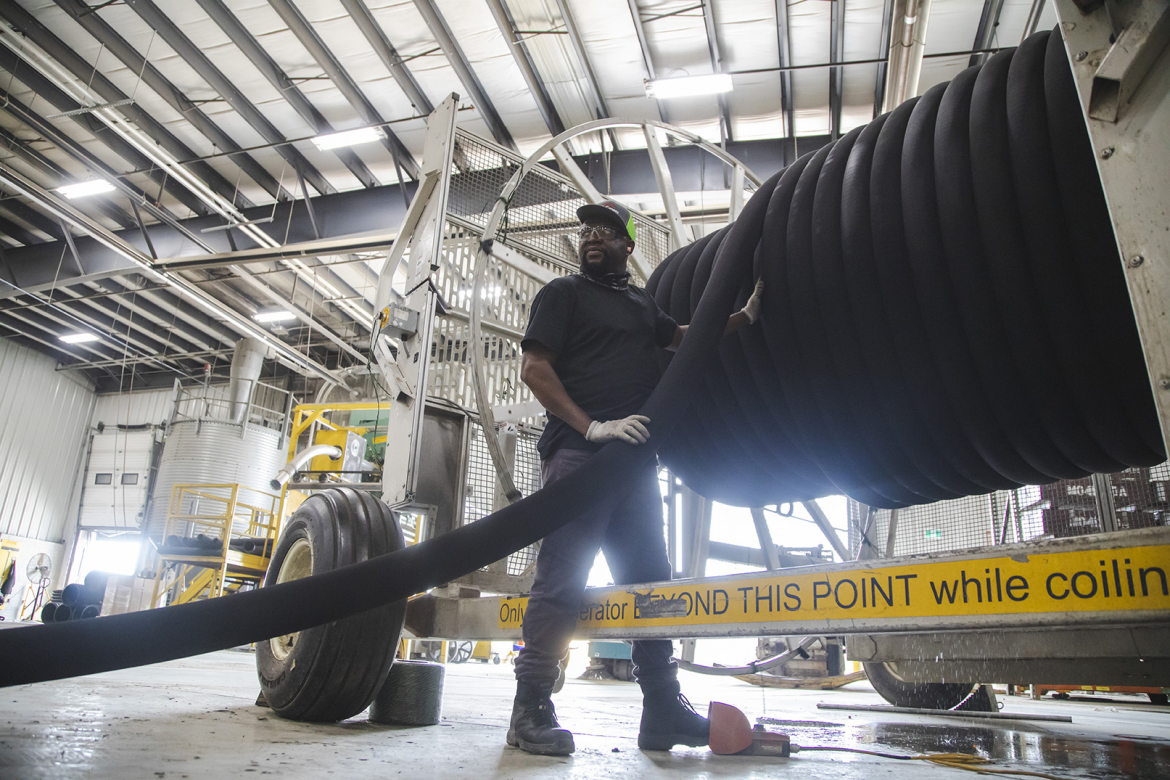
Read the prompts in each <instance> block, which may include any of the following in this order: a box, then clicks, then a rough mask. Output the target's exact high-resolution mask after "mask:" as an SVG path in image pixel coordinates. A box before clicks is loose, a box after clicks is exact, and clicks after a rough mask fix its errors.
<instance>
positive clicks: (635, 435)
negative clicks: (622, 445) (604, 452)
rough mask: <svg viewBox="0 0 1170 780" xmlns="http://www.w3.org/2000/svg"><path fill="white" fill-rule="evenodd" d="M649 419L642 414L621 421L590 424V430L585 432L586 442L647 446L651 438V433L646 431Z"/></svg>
mask: <svg viewBox="0 0 1170 780" xmlns="http://www.w3.org/2000/svg"><path fill="white" fill-rule="evenodd" d="M648 422H650V418H649V417H643V416H642V415H640V414H631V415H630V416H629V417H623V418H622V419H620V420H609V421H608V422H598V421H597V420H594V421H593V422H591V423H589V430H587V431H586V432H585V440H586V441H591V442H593V443H594V444H604V443H605V442H607V441H624V442H626V443H627V444H645V443H646V440H647V439H649V438H650V431H648V430H646V423H648Z"/></svg>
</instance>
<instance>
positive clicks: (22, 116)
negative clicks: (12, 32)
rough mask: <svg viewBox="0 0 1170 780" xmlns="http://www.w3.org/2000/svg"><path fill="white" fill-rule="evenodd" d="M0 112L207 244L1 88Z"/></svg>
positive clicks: (153, 213) (154, 173)
mask: <svg viewBox="0 0 1170 780" xmlns="http://www.w3.org/2000/svg"><path fill="white" fill-rule="evenodd" d="M6 53H10V52H8V50H7V49H4V48H0V60H2V59H3V57H4V55H5V54H6ZM0 67H2V63H0ZM30 73H31V75H30V76H29V79H30V80H35V79H33V78H32V77H33V76H36V74H35V73H32V72H31V71H30ZM26 83H27V82H26ZM45 85H46V86H49V87H51V86H52V85H50V84H48V83H47V82H46V83H45ZM54 89H56V88H55V87H54ZM42 97H43V95H42ZM0 110H4V111H6V112H8V113H9V114H11V115H12V116H13V117H14V118H16V119H17V120H18V121H20V122H22V123H23V124H25V125H26V126H27V127H29V128H31V129H33V130H35V131H36V132H37V133H39V134H40V135H41V137H42V138H44V139H45V140H47V141H49V142H50V143H52V144H53V145H54V146H56V147H57V148H58V149H60V150H61V151H62V152H64V153H66V154H68V155H69V156H70V157H72V158H73V159H74V160H76V161H77V162H78V163H80V164H81V165H82V166H84V167H86V168H88V169H89V170H90V171H91V172H93V173H96V174H98V176H100V177H101V178H103V179H105V180H106V181H107V182H109V183H110V184H111V185H113V186H114V187H115V188H116V189H118V190H121V191H122V193H123V194H125V195H126V196H127V197H129V198H130V199H131V200H132V201H133V202H135V203H137V204H138V205H139V206H141V207H142V208H144V209H146V211H147V212H148V213H149V214H150V215H151V216H153V217H154V218H155V219H157V220H159V221H160V222H163V223H165V224H166V225H169V226H170V227H172V228H174V229H175V230H177V231H179V232H180V233H182V234H183V235H184V236H186V237H187V238H188V239H189V240H191V241H193V242H194V243H195V244H196V245H198V246H202V245H204V242H203V241H202V240H201V239H200V238H199V237H198V236H197V235H195V234H194V233H192V232H191V231H190V230H188V229H187V228H185V227H184V226H183V224H182V223H180V221H179V220H178V219H177V218H176V217H175V215H174V214H172V213H171V212H170V211H168V210H167V209H166V208H165V207H164V206H161V205H159V204H158V203H157V202H156V201H155V200H154V199H153V197H151V196H150V195H147V194H146V193H145V192H143V191H142V190H140V189H138V188H137V187H136V186H134V185H133V184H131V183H129V182H127V181H125V180H124V179H123V178H122V177H121V175H120V174H118V173H117V172H116V171H114V170H113V169H112V168H110V167H109V166H107V165H106V164H105V163H104V162H102V161H101V160H99V159H98V158H97V157H95V156H94V155H93V154H91V153H90V152H89V151H88V150H86V148H85V147H84V146H82V145H81V144H80V143H78V142H76V141H74V140H73V139H72V138H70V137H69V136H67V135H65V134H64V133H62V132H60V131H59V130H57V128H56V127H55V126H54V125H52V124H50V123H49V121H48V120H46V119H44V118H43V117H41V116H40V115H38V114H36V113H35V112H33V111H32V110H30V109H29V108H28V106H26V105H24V103H21V102H20V101H19V100H18V99H16V98H15V97H13V96H12V95H10V94H8V93H7V92H6V91H4V90H3V89H0ZM101 127H102V129H105V125H102V126H101ZM106 138H107V139H110V140H114V141H117V142H120V143H121V144H124V145H125V146H126V147H127V149H128V152H127V153H128V154H138V152H137V150H136V149H134V148H133V147H132V146H130V145H129V144H126V143H125V142H124V141H122V139H121V138H119V137H118V136H113V135H111V134H106ZM152 167H153V166H152ZM160 175H161V174H160V172H159V171H158V170H157V168H155V169H154V170H153V171H151V172H150V177H151V178H152V179H155V180H156V181H157V180H158V179H159V176H160ZM172 184H173V182H167V183H164V187H166V189H167V191H168V192H172V194H175V193H174V191H173V190H172V189H171V185H172ZM178 194H181V195H182V196H183V197H184V198H189V197H191V195H192V193H191V191H190V190H188V189H187V188H185V187H179V188H178ZM195 203H199V204H201V201H198V200H196V201H195ZM196 213H197V214H200V215H201V216H206V214H205V213H204V212H203V211H199V212H196Z"/></svg>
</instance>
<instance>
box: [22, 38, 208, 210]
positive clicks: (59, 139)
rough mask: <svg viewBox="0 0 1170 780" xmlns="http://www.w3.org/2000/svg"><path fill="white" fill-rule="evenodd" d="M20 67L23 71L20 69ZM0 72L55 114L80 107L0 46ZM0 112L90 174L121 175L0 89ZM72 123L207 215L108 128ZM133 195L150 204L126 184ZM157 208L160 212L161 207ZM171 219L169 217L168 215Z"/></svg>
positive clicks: (89, 121) (91, 121)
mask: <svg viewBox="0 0 1170 780" xmlns="http://www.w3.org/2000/svg"><path fill="white" fill-rule="evenodd" d="M22 65H24V67H21V66H22ZM0 68H4V69H5V70H7V71H8V72H9V73H11V74H13V75H14V76H15V77H16V78H17V79H18V80H19V81H22V82H24V84H25V85H26V86H28V87H29V88H30V89H31V90H32V91H33V92H36V93H37V96H38V97H41V98H44V99H45V100H47V101H48V102H49V103H50V104H51V105H52V106H53V107H54V108H56V109H57V110H58V111H61V112H66V111H75V110H77V109H79V108H82V106H81V104H79V103H78V102H77V101H75V100H74V99H73V98H71V97H69V96H68V95H66V94H65V93H64V92H63V91H61V89H59V88H58V87H57V86H56V85H55V84H53V83H52V82H51V81H49V80H48V79H47V78H45V77H44V76H42V75H41V74H40V73H38V72H37V71H35V70H33V69H32V67H31V66H29V65H27V64H24V63H23V62H22V61H21V60H20V58H18V57H17V56H16V55H15V54H14V53H13V52H11V51H10V50H9V49H8V48H7V47H3V46H0ZM0 109H3V110H4V111H7V112H8V113H9V114H12V115H13V116H14V117H16V118H17V119H18V120H20V121H21V122H23V123H24V124H26V125H28V126H29V127H30V128H31V129H33V130H36V131H37V132H38V133H40V134H41V136H42V137H44V138H45V139H46V140H48V141H50V142H51V143H53V145H54V146H56V147H58V148H59V149H61V150H62V151H65V152H67V153H69V154H70V155H71V156H72V157H73V158H74V159H76V160H77V161H78V162H81V163H83V164H84V165H85V167H86V168H88V169H90V170H91V171H94V172H101V173H104V174H105V175H106V177H107V178H108V179H117V180H118V181H119V182H120V181H121V179H119V178H118V177H120V176H121V175H122V174H120V173H118V172H116V171H114V169H112V168H110V167H109V166H108V165H106V164H105V163H104V162H102V161H101V160H99V159H98V158H97V157H95V156H94V155H93V154H91V153H90V152H88V151H87V150H86V149H85V148H84V147H83V146H82V145H81V144H80V143H78V142H77V141H74V140H73V139H72V138H70V137H69V136H67V135H65V133H64V132H62V131H61V130H58V129H57V127H56V126H55V125H53V124H51V123H49V122H48V120H46V119H44V118H43V117H40V116H38V115H37V114H36V113H34V112H33V111H31V110H30V109H29V108H28V107H27V106H25V105H24V104H23V103H21V102H20V101H19V100H18V99H16V98H14V97H12V96H11V95H10V94H9V93H8V90H6V89H0ZM69 118H70V119H71V120H72V121H73V122H74V123H76V124H77V125H79V126H81V128H82V129H84V130H85V131H86V132H87V133H90V134H91V135H93V136H94V137H96V138H97V139H98V140H99V141H101V142H102V143H103V144H105V145H106V146H107V147H108V148H109V149H110V151H111V152H113V153H114V154H116V155H118V156H119V157H121V158H122V159H123V160H125V161H126V162H127V163H129V165H130V167H131V168H134V169H137V170H145V171H147V175H148V176H149V177H150V178H151V179H152V180H154V181H155V182H156V183H157V184H159V185H161V187H162V188H163V189H164V190H165V191H166V192H168V193H170V194H171V195H172V196H174V198H175V199H176V200H178V201H179V202H180V203H182V204H183V205H184V206H186V207H187V208H189V209H190V210H191V211H193V212H194V213H196V214H201V215H206V214H207V213H208V211H209V210H208V208H207V204H205V203H204V202H203V201H201V200H200V199H199V198H198V197H196V196H195V194H194V193H193V192H191V191H190V190H189V189H187V188H186V187H184V186H182V185H180V184H179V183H178V182H176V181H173V180H171V179H169V178H167V176H166V175H165V174H164V173H163V172H162V171H160V170H159V169H158V166H156V165H154V163H153V162H152V161H151V160H150V158H148V157H147V156H146V155H144V154H143V153H142V152H140V151H138V150H137V149H135V148H134V147H133V146H132V145H131V144H130V143H128V142H127V141H126V140H125V139H123V138H122V137H121V136H119V135H117V134H116V133H114V131H113V130H111V129H110V128H109V126H108V125H106V124H105V123H103V122H101V121H100V120H98V119H97V118H96V117H94V116H93V115H92V114H88V113H85V114H77V115H74V116H71V117H69ZM125 186H126V187H130V188H132V189H133V190H134V192H135V193H136V194H137V195H138V196H139V197H141V198H142V199H144V200H148V201H149V200H154V199H153V198H148V196H147V195H146V194H145V193H143V192H142V191H141V190H138V189H137V188H136V187H133V185H130V184H128V183H127V184H126V185H125ZM159 208H162V207H161V206H160V207H159ZM171 217H172V218H173V215H171Z"/></svg>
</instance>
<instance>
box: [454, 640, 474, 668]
mask: <svg viewBox="0 0 1170 780" xmlns="http://www.w3.org/2000/svg"><path fill="white" fill-rule="evenodd" d="M474 652H475V645H474V644H473V643H471V642H452V643H451V649H450V650H448V651H447V662H448V663H452V664H465V663H467V662H468V661H470V660H471V654H472V653H474Z"/></svg>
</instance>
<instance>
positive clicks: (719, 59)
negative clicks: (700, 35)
mask: <svg viewBox="0 0 1170 780" xmlns="http://www.w3.org/2000/svg"><path fill="white" fill-rule="evenodd" d="M700 2H701V3H702V6H703V27H704V28H705V29H706V30H707V51H708V52H709V53H710V54H711V70H712V71H713V72H715V73H722V72H723V55H722V54H721V53H720V51H719V36H718V35H717V33H716V24H715V6H714V4H713V3H712V0H700ZM718 101H719V119H720V128H721V132H720V135H722V136H723V137H722V139H721V140H722V141H723V143H724V145H726V144H727V142H728V141H734V140H735V139H734V138H733V137H732V133H731V109H730V108H729V107H728V104H727V95H726V94H723V93H720V94H719V95H718Z"/></svg>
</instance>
